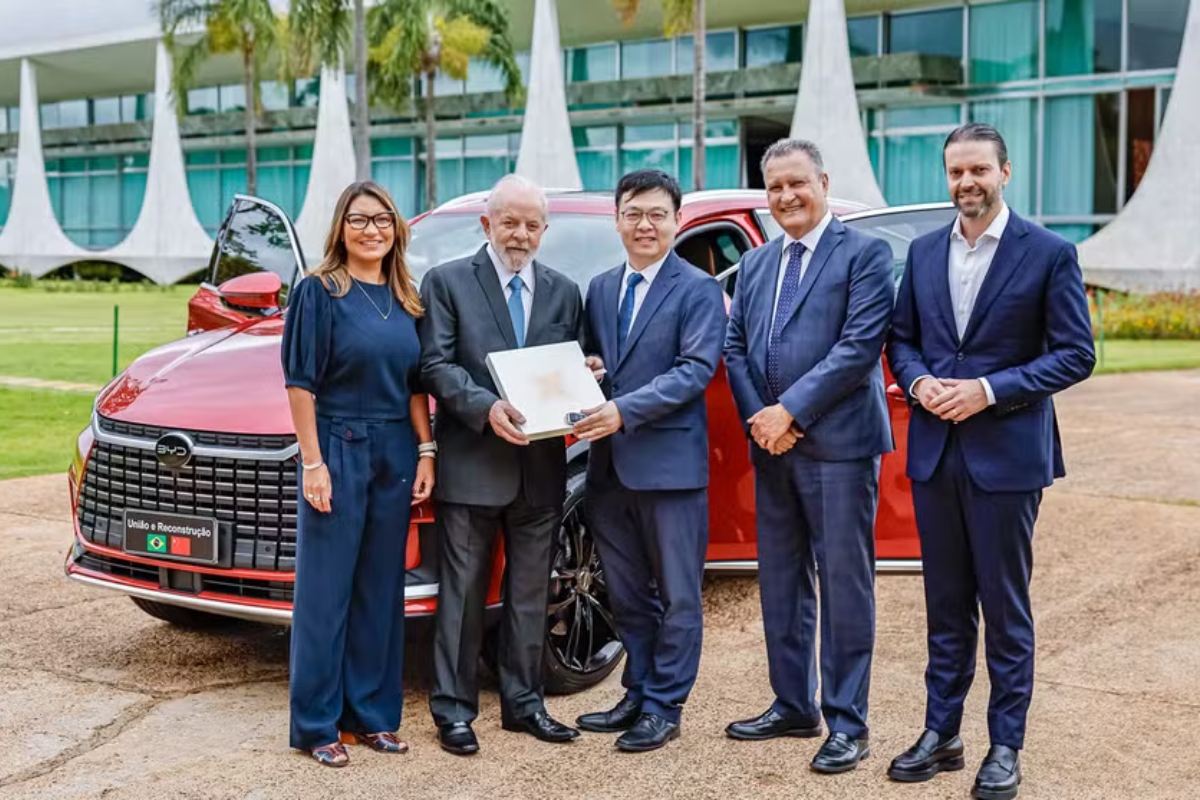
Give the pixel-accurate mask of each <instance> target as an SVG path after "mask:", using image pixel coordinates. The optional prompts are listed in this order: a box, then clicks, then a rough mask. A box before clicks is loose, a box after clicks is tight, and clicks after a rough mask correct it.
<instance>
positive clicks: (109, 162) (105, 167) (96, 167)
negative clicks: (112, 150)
mask: <svg viewBox="0 0 1200 800" xmlns="http://www.w3.org/2000/svg"><path fill="white" fill-rule="evenodd" d="M87 168H88V171H89V172H116V171H117V157H116V156H97V157H95V158H91V159H88V167H87Z"/></svg>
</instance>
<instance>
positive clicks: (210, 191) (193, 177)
mask: <svg viewBox="0 0 1200 800" xmlns="http://www.w3.org/2000/svg"><path fill="white" fill-rule="evenodd" d="M187 183H188V192H189V193H190V194H191V196H192V208H194V209H195V210H196V217H197V219H199V220H200V224H201V225H203V226H204V227H205V228H206V229H207V230H208V231H209V233H212V232H213V231H215V230H216V229H217V226H219V225H220V224H221V220H222V219H224V217H225V207H224V206H223V205H222V203H221V173H220V172H218V171H217V170H214V169H189V170H188V171H187Z"/></svg>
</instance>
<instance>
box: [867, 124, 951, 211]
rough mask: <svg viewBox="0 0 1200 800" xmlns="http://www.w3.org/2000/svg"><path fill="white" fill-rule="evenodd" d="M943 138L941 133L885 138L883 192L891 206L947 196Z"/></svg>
mask: <svg viewBox="0 0 1200 800" xmlns="http://www.w3.org/2000/svg"><path fill="white" fill-rule="evenodd" d="M943 140H944V137H942V136H939V135H917V136H888V137H886V138H885V139H884V176H883V184H884V185H883V192H884V195H885V196H886V197H887V201H888V203H889V204H890V205H904V204H906V203H935V202H939V201H942V200H946V199H948V197H947V195H948V190H947V188H946V176H945V171H944V169H943V167H942V143H943Z"/></svg>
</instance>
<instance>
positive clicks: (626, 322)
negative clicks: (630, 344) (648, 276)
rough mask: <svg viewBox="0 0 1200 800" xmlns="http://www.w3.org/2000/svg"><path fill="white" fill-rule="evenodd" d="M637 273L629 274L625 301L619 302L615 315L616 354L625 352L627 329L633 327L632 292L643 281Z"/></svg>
mask: <svg viewBox="0 0 1200 800" xmlns="http://www.w3.org/2000/svg"><path fill="white" fill-rule="evenodd" d="M644 280H645V278H643V277H642V275H641V273H639V272H631V273H630V274H629V281H628V284H627V285H626V287H625V299H624V300H622V301H621V310H620V313H618V314H617V354H618V355H619V354H621V353H624V352H625V339H626V337H628V336H629V329H630V328H631V327H633V291H634V289H635V288H636V287H637V285H638V284H639V283H641V282H642V281H644Z"/></svg>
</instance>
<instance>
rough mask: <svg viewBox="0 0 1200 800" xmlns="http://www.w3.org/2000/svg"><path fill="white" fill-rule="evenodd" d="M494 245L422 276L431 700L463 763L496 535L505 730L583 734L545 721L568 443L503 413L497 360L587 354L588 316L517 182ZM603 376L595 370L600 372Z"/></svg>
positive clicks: (442, 734)
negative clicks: (577, 346) (493, 358)
mask: <svg viewBox="0 0 1200 800" xmlns="http://www.w3.org/2000/svg"><path fill="white" fill-rule="evenodd" d="M482 223H483V227H484V231H485V232H486V233H487V236H488V243H487V245H485V246H484V247H482V248H480V250H479V252H477V253H476V254H475V255H474V256H472V257H470V258H465V259H461V260H458V261H451V262H449V263H447V264H443V265H441V266H438V267H435V268H434V269H432V270H430V271H429V273H428V274H427V275H426V276H425V279H424V281H423V283H422V286H421V300H422V301H423V303H424V305H425V309H426V315H425V317H424V318H423V319H422V320H421V322H420V327H419V332H420V336H421V378H422V380H423V381H424V384H425V387H426V388H427V389H428V391H429V393H430V394H432V395H433V396H434V397H435V398H436V399H437V404H438V405H437V418H436V423H435V429H434V433H435V438H436V440H437V444H438V449H439V450H440V452H441V457H440V458H439V459H438V481H437V490H436V492H435V495H434V500H435V504H436V512H437V532H438V538H439V541H440V548H441V550H440V554H441V563H440V576H439V589H438V609H437V619H436V623H435V626H436V630H435V636H434V670H435V676H434V687H433V691H432V693H431V694H430V698H429V705H430V709H431V711H432V712H433V717H434V720H435V722H436V723H437V725H438V740H439V742H440V743H441V745H442V747H443V748H444V749H446V750H448V751H449V752H452V753H455V754H459V755H467V754H470V753H474V752H476V751H478V749H479V744H478V741H477V739H476V737H475V733H474V731H473V730H472V729H471V722H472V721H473V720H474V719H475V717H476V716H477V714H478V712H479V684H478V678H477V675H476V665H477V663H478V659H479V651H480V644H481V640H482V636H483V622H484V620H483V615H484V603H485V599H486V594H487V587H488V579H489V575H490V573H491V567H492V548H493V543H494V541H495V534H496V531H497V530H503V532H504V546H505V558H506V562H507V563H506V575H505V596H504V612H503V614H504V617H503V621H502V623H501V625H502V629H501V642H502V644H503V647H502V650H501V652H500V654H499V658H498V664H499V672H500V697H501V716H502V725H503V727H504V729H505V730H510V731H523V732H526V733H530V734H532V735H533V736H536V737H537V738H538V739H541V740H543V741H548V742H568V741H571V740H572V739H574V738H576V737H577V736H578V731H576V730H574V729H572V728H569V727H567V726H565V725H562V724H560V723H559V722H557V721H555V720H554V719H553V718H552V717H550V715H549V714H547V713H546V708H545V702H544V698H543V681H542V647H543V642H544V641H545V636H546V631H545V625H546V604H547V602H548V599H549V598H548V593H549V575H550V560H551V547H552V543H553V539H554V535H555V533H556V532H557V530H558V528H559V525H560V523H561V520H562V507H563V501H564V499H565V495H566V468H567V463H566V450H565V445H564V441H563V439H562V437H558V438H552V439H545V440H541V441H536V442H530V441H529V440H528V439H527V438H526V437H525V435H524V434H523V433H522V432H521V430H520V428H519V426H520V424H521V423H522V422H524V418H523V417H522V416H521V414H520V411H519V410H518V409H515V408H513V407H512V406H511V405H510V404H509V403H507V402H505V401H504V400H502V399H500V396H499V393H498V391H497V390H496V386H495V384H494V382H493V381H492V378H491V376H490V374H489V372H488V369H487V365H486V363H485V361H486V358H487V355H488V353H491V352H493V351H497V350H509V349H512V348H517V347H527V346H533V345H544V344H554V343H557V342H565V341H571V340H580V339H581V338H582V332H583V302H582V300H581V298H580V296H579V287H578V286H576V285H575V283H574V282H573V281H571V280H570V279H569V278H567V277H565V276H563V275H561V274H560V273H558V272H555V271H554V270H552V269H550V268H549V267H547V266H546V265H545V264H542V263H541V262H538V261H535V260H534V255H535V254H536V253H537V249H538V244H539V243H540V241H541V237H542V233H543V232H544V231H545V230H546V227H547V204H546V197H545V194H544V193H543V192H542V190H541V189H539V188H538V187H537V186H536V185H534V184H533V183H531V182H529V181H527V180H525V179H523V178H519V177H517V176H515V175H510V176H508V177H506V178H504V179H503V180H501V181H500V182H499V183H498V184H497V185H496V187H495V189H493V191H492V193H491V195H490V196H489V198H488V205H487V214H486V215H485V216H484V217H483V218H482ZM592 366H593V368H594V369H596V370H599V369H600V367H601V364H600V363H599V361H593V364H592Z"/></svg>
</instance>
